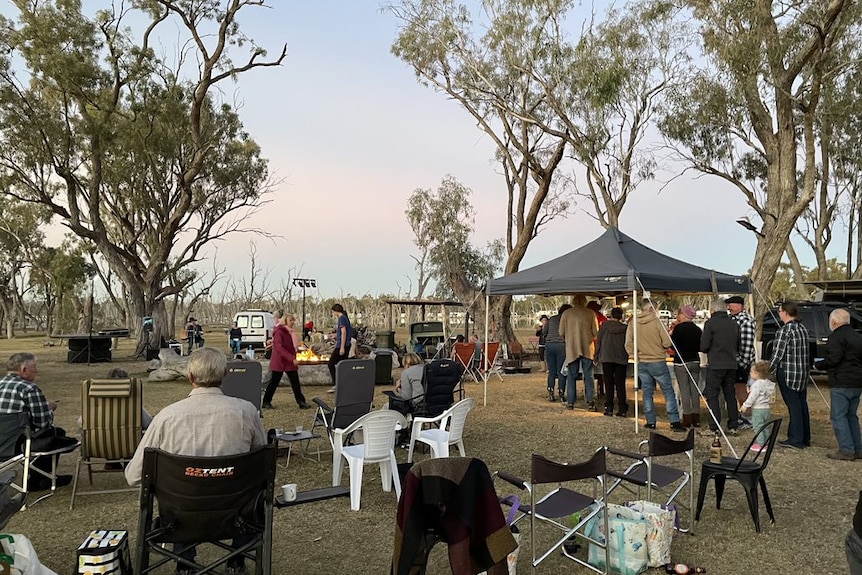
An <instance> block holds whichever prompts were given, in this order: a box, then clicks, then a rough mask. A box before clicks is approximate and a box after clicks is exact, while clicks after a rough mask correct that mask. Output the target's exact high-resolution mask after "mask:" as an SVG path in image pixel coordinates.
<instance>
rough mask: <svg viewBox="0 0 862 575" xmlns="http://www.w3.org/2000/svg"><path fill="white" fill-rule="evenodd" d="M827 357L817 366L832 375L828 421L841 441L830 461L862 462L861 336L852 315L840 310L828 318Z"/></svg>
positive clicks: (833, 312) (830, 455)
mask: <svg viewBox="0 0 862 575" xmlns="http://www.w3.org/2000/svg"><path fill="white" fill-rule="evenodd" d="M829 329H831V330H832V333H831V334H829V340H828V341H827V342H826V357H825V358H823V359H821V360H820V361H818V362H817V363H815V364H814V366H815V367H816V368H817V369H824V370H826V371H827V373H828V374H829V396H830V399H831V401H830V407H829V418H830V419H831V420H832V429H833V430H835V438H836V439H837V440H838V451H835V452H830V453H827V454H826V456H827V457H829V458H830V459H840V460H844V461H853V460H854V459H861V458H862V437H860V433H859V416H858V415H857V411H858V410H859V397H860V395H862V335H859V333H857V332H856V330H854V329H853V328H852V327H851V326H850V312H848V311H847V310H846V309H843V308H838V309H835V310H832V313H830V314H829Z"/></svg>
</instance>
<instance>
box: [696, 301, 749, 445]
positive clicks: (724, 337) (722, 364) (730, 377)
mask: <svg viewBox="0 0 862 575" xmlns="http://www.w3.org/2000/svg"><path fill="white" fill-rule="evenodd" d="M709 311H710V312H711V313H712V315H711V317H710V318H709V319H708V320H706V323H705V324H704V325H703V335H702V336H701V337H700V351H701V352H703V353H705V354H706V356H707V358H708V361H707V366H706V393H705V395H706V404H707V405H708V406H709V410H710V411H712V415H713V418H712V419H711V420H710V422H709V429H710V431H709V432H708V433H707V434H708V435H711V434H714V433H715V432H716V431H718V425H719V424H720V422H721V401H720V400H719V396H720V395H723V396H724V402H725V403H726V404H727V427H728V431H727V434H728V435H739V404H738V403H737V402H736V392H735V389H734V384H735V383H736V371H737V366H738V364H737V360H736V358H737V354H738V353H739V325H738V324H737V323H736V322H735V321H733V320H732V319H731V318H730V316H729V315H728V314H727V304H726V303H725V302H723V301H722V300H720V299H717V300H714V301H713V302H712V305H710V306H709Z"/></svg>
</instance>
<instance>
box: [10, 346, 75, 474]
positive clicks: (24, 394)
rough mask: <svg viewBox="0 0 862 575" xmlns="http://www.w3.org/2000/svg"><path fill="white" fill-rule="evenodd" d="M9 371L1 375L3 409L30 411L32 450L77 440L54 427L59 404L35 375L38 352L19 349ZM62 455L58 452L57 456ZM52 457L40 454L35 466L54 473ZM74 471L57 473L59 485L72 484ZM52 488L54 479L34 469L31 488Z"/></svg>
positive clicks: (19, 445) (19, 448)
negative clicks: (46, 395)
mask: <svg viewBox="0 0 862 575" xmlns="http://www.w3.org/2000/svg"><path fill="white" fill-rule="evenodd" d="M6 370H7V372H8V373H7V375H6V376H5V377H3V378H2V379H0V413H7V414H9V413H27V414H29V419H30V430H31V437H32V440H33V441H32V447H31V449H32V451H51V450H54V449H60V448H62V447H67V446H69V445H72V444H74V443H75V442H76V441H77V440H76V439H74V438H72V437H66V432H65V431H64V430H63V429H61V428H59V427H54V411H55V410H56V409H57V404H56V403H55V402H53V401H48V400H47V399H45V395H44V394H43V393H42V390H41V389H39V386H38V385H36V384H35V383H34V381H35V379H36V373H37V371H38V370H37V368H36V356H35V355H33V354H32V353H16V354H14V355H13V356H12V357H10V358H9V362H8V363H7V365H6ZM23 446H24V436H23V435H22V436H21V437H20V438H19V441H18V442H17V444H16V448H15V449H16V453H21V452H22V451H23ZM57 457H59V456H57ZM52 463H53V462H52V461H51V459H50V458H45V457H40V458H39V459H36V460H35V461H34V462H33V466H34V467H37V468H38V469H41V470H43V471H45V472H47V473H51V467H52ZM71 482H72V476H71V475H59V476H57V486H58V487H59V486H63V485H69V483H71ZM50 488H51V480H50V479H48V478H47V477H45V476H43V475H41V474H40V473H31V474H30V479H29V485H28V486H27V490H28V491H44V490H45V489H50Z"/></svg>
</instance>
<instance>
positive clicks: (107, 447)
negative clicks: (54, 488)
mask: <svg viewBox="0 0 862 575" xmlns="http://www.w3.org/2000/svg"><path fill="white" fill-rule="evenodd" d="M81 411H82V414H81V452H80V453H81V455H80V457H79V458H78V463H77V465H76V466H75V481H74V483H73V484H72V501H71V503H70V504H69V509H73V508H74V506H75V497H76V496H77V495H93V494H97V493H120V492H123V491H137V490H138V488H137V487H123V488H112V489H102V490H91V491H78V478H79V477H80V473H81V465H82V464H83V465H86V466H87V474H88V476H89V479H90V485H91V486H92V485H93V473H94V470H93V466H94V465H96V466H99V469H96V470H95V473H101V472H120V473H122V471H123V465H124V464H125V463H127V462H128V461H129V460H130V459H131V458H132V455H134V454H135V449H137V447H138V443H140V441H141V420H142V413H143V393H142V387H141V381H140V380H139V379H137V378H131V379H88V380H86V381H84V382H83V383H82V384H81ZM107 464H113V465H107ZM114 467H116V469H114Z"/></svg>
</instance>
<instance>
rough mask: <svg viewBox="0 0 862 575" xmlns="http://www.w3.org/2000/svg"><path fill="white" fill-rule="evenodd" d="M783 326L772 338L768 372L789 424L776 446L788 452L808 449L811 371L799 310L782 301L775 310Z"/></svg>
mask: <svg viewBox="0 0 862 575" xmlns="http://www.w3.org/2000/svg"><path fill="white" fill-rule="evenodd" d="M778 317H779V318H780V319H781V321H783V322H784V325H782V326H781V327H780V328H779V329H778V333H776V334H775V342H774V343H775V346H774V347H773V349H772V360H771V361H770V371H772V373H774V374H775V376H776V378H777V379H778V389H779V390H780V391H781V399H783V400H784V403H785V404H786V405H787V412H788V414H789V416H790V423H789V424H788V426H787V439H785V440H784V441H779V442H778V445H780V446H782V447H787V448H790V449H802V448H803V447H810V446H811V420H810V418H809V415H808V370H809V368H810V367H811V361H810V359H809V358H810V351H809V349H808V330H807V329H805V326H804V325H802V324H801V323H799V307H798V306H797V305H796V304H795V303H793V302H792V301H786V302H784V303H783V304H781V306H780V307H779V308H778Z"/></svg>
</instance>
